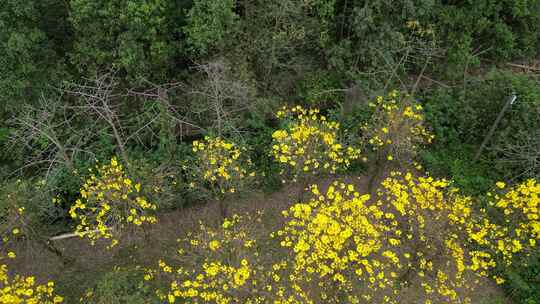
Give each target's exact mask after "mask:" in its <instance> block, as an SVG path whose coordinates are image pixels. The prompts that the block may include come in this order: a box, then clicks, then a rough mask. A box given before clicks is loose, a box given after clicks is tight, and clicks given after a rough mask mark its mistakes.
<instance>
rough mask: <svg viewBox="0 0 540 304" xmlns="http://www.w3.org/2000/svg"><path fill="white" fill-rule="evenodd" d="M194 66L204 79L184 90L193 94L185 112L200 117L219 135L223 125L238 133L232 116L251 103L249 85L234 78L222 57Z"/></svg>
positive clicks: (236, 117)
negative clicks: (221, 59)
mask: <svg viewBox="0 0 540 304" xmlns="http://www.w3.org/2000/svg"><path fill="white" fill-rule="evenodd" d="M195 68H196V69H197V70H198V71H199V72H200V73H201V74H202V76H203V77H204V79H203V81H202V82H201V84H198V85H193V86H191V88H189V89H188V91H187V94H188V96H191V97H192V102H191V109H189V111H188V112H189V113H190V114H191V115H194V117H195V118H197V119H198V120H200V121H207V122H208V123H209V124H210V126H211V128H212V129H214V130H216V131H217V133H218V135H222V134H223V132H224V130H225V127H227V128H229V129H231V131H233V132H235V133H240V130H239V129H238V128H237V125H236V124H235V120H237V119H238V118H239V114H241V113H243V112H245V111H246V110H248V109H249V107H250V101H252V98H251V96H250V94H251V90H250V87H249V85H248V84H247V83H246V82H244V81H241V80H236V79H233V76H232V75H231V69H230V68H229V66H228V65H227V64H226V63H224V62H223V61H219V60H218V61H214V62H210V63H207V64H198V65H197V66H196V67H195Z"/></svg>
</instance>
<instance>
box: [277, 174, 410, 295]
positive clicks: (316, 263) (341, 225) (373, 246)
mask: <svg viewBox="0 0 540 304" xmlns="http://www.w3.org/2000/svg"><path fill="white" fill-rule="evenodd" d="M311 192H312V194H313V199H311V200H310V201H309V202H307V203H298V204H295V205H294V206H292V207H291V208H290V209H289V210H288V211H284V212H283V214H284V216H285V217H286V218H287V219H288V222H287V224H286V225H285V227H284V228H283V229H282V230H279V231H277V233H276V234H275V235H277V236H278V238H280V239H281V246H283V247H286V248H291V249H292V251H293V252H294V266H293V268H294V276H295V278H296V279H295V282H296V283H297V284H298V285H300V286H302V287H304V288H305V287H307V286H309V285H310V284H313V283H316V284H317V286H318V289H317V291H318V292H319V293H318V294H317V291H311V292H310V294H309V297H310V298H311V299H313V300H314V302H315V303H321V302H329V301H330V302H337V303H339V299H340V297H343V296H346V297H347V298H348V302H353V303H358V302H360V301H370V302H377V303H397V302H396V300H395V298H393V294H392V291H390V293H386V292H382V293H381V292H380V291H381V290H384V289H392V287H394V286H395V285H396V284H398V282H397V278H398V276H399V272H400V269H401V268H402V267H403V266H402V264H401V261H400V259H399V257H398V254H397V251H396V249H397V245H398V243H396V244H395V245H391V244H387V243H386V241H385V238H386V237H387V236H388V234H389V233H390V232H391V231H390V229H391V228H390V227H388V226H384V225H382V223H381V221H380V220H381V219H382V218H384V217H385V213H384V212H383V211H382V210H381V208H379V206H377V205H373V204H369V199H370V196H369V195H367V194H366V195H360V194H359V193H358V192H356V191H354V186H353V185H346V184H344V183H338V182H334V183H333V184H332V185H331V186H329V187H328V189H327V190H326V193H324V194H322V193H320V190H319V188H318V187H317V186H315V185H312V186H311ZM390 242H391V241H390ZM332 290H334V291H332ZM336 292H337V294H336Z"/></svg>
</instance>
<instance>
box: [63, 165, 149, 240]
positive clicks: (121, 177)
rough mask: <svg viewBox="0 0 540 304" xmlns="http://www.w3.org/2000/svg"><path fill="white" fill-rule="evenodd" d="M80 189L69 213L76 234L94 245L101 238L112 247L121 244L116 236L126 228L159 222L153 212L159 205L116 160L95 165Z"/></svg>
mask: <svg viewBox="0 0 540 304" xmlns="http://www.w3.org/2000/svg"><path fill="white" fill-rule="evenodd" d="M96 170H97V172H96V173H94V172H92V170H91V172H92V173H91V175H90V177H89V178H88V179H87V180H86V182H85V183H84V185H83V186H82V188H81V189H80V195H81V196H80V198H79V199H77V200H76V201H75V203H74V204H73V205H72V206H71V208H70V210H69V214H70V216H71V218H72V219H73V220H75V221H76V222H77V227H76V230H75V233H76V234H77V235H78V236H80V237H86V238H88V239H89V240H90V241H91V243H92V245H93V244H95V241H96V240H98V239H111V245H110V246H111V247H112V246H114V245H116V244H117V243H118V239H117V238H116V237H115V234H116V233H118V232H120V231H121V230H123V229H124V228H126V226H141V225H143V224H145V223H148V224H153V223H156V221H157V219H156V217H155V216H154V215H151V214H150V212H153V211H155V210H156V205H155V204H152V203H150V202H148V201H147V200H146V198H144V196H142V195H141V185H140V184H139V183H135V182H133V180H131V179H130V178H129V177H127V175H126V173H125V172H124V169H123V167H122V165H121V164H119V163H118V160H117V159H116V158H112V159H111V161H110V163H109V164H104V165H102V166H96Z"/></svg>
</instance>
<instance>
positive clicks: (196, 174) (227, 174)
mask: <svg viewBox="0 0 540 304" xmlns="http://www.w3.org/2000/svg"><path fill="white" fill-rule="evenodd" d="M192 146H193V147H192V150H193V152H194V153H195V160H194V161H193V162H192V163H191V164H190V166H189V169H190V170H191V174H192V176H193V178H194V180H195V181H194V182H192V183H190V186H191V187H192V188H195V187H198V188H199V189H202V190H205V191H206V192H208V193H209V194H210V196H211V197H212V198H213V199H216V200H217V201H218V203H219V206H220V210H221V213H222V216H223V217H224V218H225V217H226V216H227V205H226V203H225V199H226V198H227V197H228V196H230V195H233V194H235V193H238V192H239V191H241V190H243V189H244V188H245V186H246V185H249V184H250V183H251V182H253V180H254V177H255V171H252V170H251V167H252V162H251V159H250V158H249V157H248V156H247V155H246V154H247V153H246V148H245V147H242V146H238V145H237V144H235V143H232V142H229V141H226V140H225V139H223V138H220V137H210V136H205V137H204V139H203V140H201V141H198V140H197V141H194V142H193V144H192Z"/></svg>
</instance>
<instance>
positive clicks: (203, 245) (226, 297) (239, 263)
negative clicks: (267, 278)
mask: <svg viewBox="0 0 540 304" xmlns="http://www.w3.org/2000/svg"><path fill="white" fill-rule="evenodd" d="M253 223H258V224H260V216H259V215H257V217H256V218H253V217H251V216H248V215H246V216H245V217H241V216H238V215H234V216H232V217H231V218H227V219H225V220H224V221H223V223H222V225H221V226H220V227H216V228H213V229H212V228H209V227H206V226H205V225H203V224H202V223H200V230H199V232H197V233H195V234H189V235H188V237H186V238H184V239H182V240H179V241H180V248H179V250H178V255H179V256H178V259H177V265H176V266H175V267H172V266H170V265H168V264H166V263H165V262H164V261H160V262H159V270H158V271H149V273H148V274H147V276H146V277H145V279H146V280H150V279H152V278H154V277H155V276H156V275H160V276H165V277H168V278H169V279H171V278H172V280H171V283H170V284H169V288H168V290H167V291H165V292H163V291H160V290H158V292H157V294H158V296H159V297H160V298H161V300H162V301H168V303H186V302H190V303H191V302H192V303H219V304H225V303H265V301H264V300H263V299H264V298H263V296H262V295H261V293H260V291H261V289H262V288H264V286H265V285H264V282H262V281H258V279H257V277H258V272H260V271H262V265H261V263H260V261H259V258H260V256H259V253H258V252H257V251H256V250H255V248H256V247H257V241H256V240H255V239H254V238H253V236H252V235H250V231H248V230H247V228H246V225H248V224H253Z"/></svg>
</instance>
